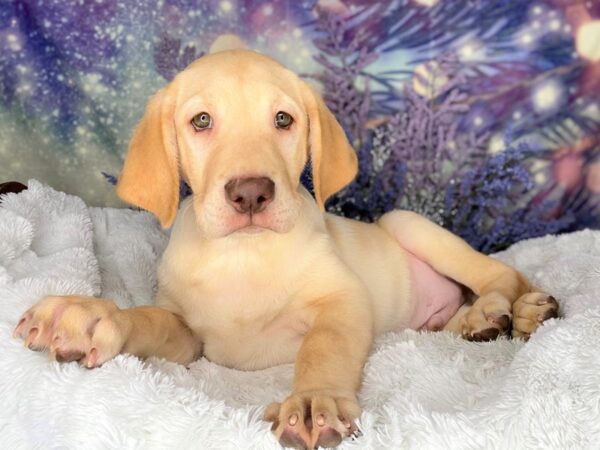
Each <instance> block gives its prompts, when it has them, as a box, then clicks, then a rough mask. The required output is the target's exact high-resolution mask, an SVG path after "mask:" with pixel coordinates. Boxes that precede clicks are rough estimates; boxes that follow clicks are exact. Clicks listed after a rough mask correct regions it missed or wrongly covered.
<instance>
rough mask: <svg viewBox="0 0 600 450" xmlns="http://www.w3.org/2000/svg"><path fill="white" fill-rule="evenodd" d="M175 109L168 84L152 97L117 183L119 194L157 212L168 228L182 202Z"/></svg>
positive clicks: (161, 221) (134, 136)
mask: <svg viewBox="0 0 600 450" xmlns="http://www.w3.org/2000/svg"><path fill="white" fill-rule="evenodd" d="M174 112H175V100H174V96H172V95H170V93H169V92H168V88H164V89H161V90H160V91H158V92H157V93H156V94H155V95H154V96H153V97H152V98H151V99H150V101H149V102H148V106H147V107H146V112H145V114H144V117H143V118H142V121H141V122H140V123H139V125H138V126H137V128H136V130H135V132H134V134H133V138H132V139H131V142H130V144H129V149H128V151H127V157H126V158H125V165H124V166H123V171H122V172H121V175H120V177H119V181H118V183H117V194H118V195H119V197H121V198H122V199H123V200H125V201H126V202H128V203H132V204H133V205H135V206H138V207H140V208H143V209H145V210H148V211H150V212H151V213H153V214H154V215H156V216H157V217H158V219H159V220H160V224H161V225H162V226H163V227H164V228H167V227H169V226H171V224H172V223H173V220H174V219H175V215H176V214H177V207H178V203H179V170H178V165H177V136H176V134H175V123H174Z"/></svg>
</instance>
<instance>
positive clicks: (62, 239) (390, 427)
mask: <svg viewBox="0 0 600 450" xmlns="http://www.w3.org/2000/svg"><path fill="white" fill-rule="evenodd" d="M167 239H168V236H167V234H166V233H165V232H163V231H162V230H160V228H159V227H158V225H157V223H156V221H155V220H154V219H153V218H152V217H151V216H150V215H148V214H146V213H140V212H133V211H129V210H117V209H97V208H87V207H86V206H85V204H84V203H83V202H82V201H81V200H80V199H78V198H76V197H72V196H68V195H65V194H62V193H59V192H56V191H53V190H52V189H50V188H48V187H45V186H43V185H41V184H39V183H38V182H35V181H30V182H29V190H28V191H25V192H23V193H21V194H18V195H14V194H9V195H8V196H6V197H5V198H4V202H3V203H2V204H1V205H0V448H2V449H21V448H24V449H26V448H57V449H58V448H67V449H84V448H85V449H106V448H111V449H112V448H114V449H186V448H197V449H237V448H253V449H263V448H265V449H269V448H272V449H276V448H279V446H278V444H277V443H276V441H275V439H274V438H273V437H272V436H271V434H270V431H269V426H268V424H266V423H264V422H262V421H261V420H260V417H261V414H262V410H263V407H264V406H265V404H267V403H268V402H271V401H273V400H281V399H283V398H284V397H285V396H286V394H287V393H288V391H289V389H290V386H291V380H292V369H293V368H292V365H284V366H279V367H273V368H271V369H268V370H263V371H258V372H241V371H236V370H231V369H227V368H223V367H220V366H217V365H215V364H213V363H211V362H209V361H207V360H206V359H200V360H199V361H197V362H195V363H193V364H192V365H191V366H190V368H189V369H186V368H185V367H182V366H180V365H177V364H173V363H169V362H166V361H163V360H158V359H150V360H147V361H141V360H139V359H137V358H135V357H132V356H127V355H120V356H118V357H117V358H115V359H114V360H112V361H109V362H107V363H106V364H105V365H104V366H102V367H101V368H99V369H95V370H86V369H83V368H81V367H79V366H78V365H77V364H76V363H69V364H58V363H55V362H51V361H49V360H48V358H47V357H46V356H45V355H43V354H39V353H34V352H31V351H29V350H27V349H25V348H24V347H23V345H22V343H21V342H19V341H17V340H15V339H13V338H12V337H11V332H12V328H13V327H14V325H15V324H16V322H17V320H18V318H19V316H20V314H22V313H23V311H24V310H26V309H27V308H28V307H29V306H31V305H32V304H33V303H35V302H36V301H37V300H38V299H39V298H40V297H42V296H44V295H47V294H85V295H103V296H107V297H110V298H112V299H114V300H115V301H116V302H117V303H118V304H119V305H120V306H122V307H129V306H133V305H140V304H147V303H150V302H151V301H152V296H153V292H154V289H155V288H156V275H155V268H156V264H157V260H158V258H159V257H160V255H161V253H162V251H163V249H164V247H165V245H166V243H167ZM498 257H499V258H500V259H502V260H504V261H507V262H509V263H511V264H514V265H515V266H516V267H518V268H519V269H520V270H522V271H523V272H524V273H525V274H527V275H528V276H530V277H531V278H532V279H533V280H534V281H535V282H536V283H538V284H539V285H540V286H542V287H543V288H545V289H546V290H548V291H549V292H551V293H552V294H554V295H555V296H556V297H558V298H560V299H561V301H562V304H561V313H562V315H563V316H564V318H562V319H560V320H551V321H549V322H547V323H546V324H545V325H544V326H543V327H542V328H541V329H540V330H539V331H538V332H537V333H536V334H535V335H534V336H533V337H532V339H531V340H530V341H529V342H528V343H523V342H521V341H510V340H499V341H496V342H491V343H470V342H466V341H463V340H461V339H459V338H456V337H454V336H452V335H450V334H447V333H417V332H414V331H406V332H402V333H390V334H387V335H384V336H381V337H379V338H378V340H377V342H376V344H375V346H374V348H373V352H372V355H371V356H370V358H369V361H368V363H367V366H366V368H365V378H364V384H363V388H362V390H361V393H360V400H361V403H362V406H363V407H364V412H363V414H362V416H361V418H360V423H359V425H360V429H361V431H362V435H361V436H359V437H358V438H356V439H354V440H347V441H346V442H345V443H344V444H343V446H342V448H346V449H388V448H410V449H412V448H415V449H418V448H431V449H441V448H451V449H482V448H498V449H505V448H506V449H509V448H511V449H514V448H527V449H533V448H556V449H559V448H561V449H564V448H569V449H577V448H598V445H599V444H598V443H599V442H600V232H598V231H595V232H592V231H582V232H578V233H574V234H570V235H562V236H558V237H544V238H539V239H533V240H530V241H526V242H522V243H520V244H517V245H515V246H513V247H512V248H510V249H509V250H508V251H506V252H503V253H502V254H499V255H498Z"/></svg>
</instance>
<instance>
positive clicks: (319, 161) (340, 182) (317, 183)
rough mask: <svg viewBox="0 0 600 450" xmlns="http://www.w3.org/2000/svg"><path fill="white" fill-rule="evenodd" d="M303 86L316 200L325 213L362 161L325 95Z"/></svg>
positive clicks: (302, 83) (302, 84) (354, 174)
mask: <svg viewBox="0 0 600 450" xmlns="http://www.w3.org/2000/svg"><path fill="white" fill-rule="evenodd" d="M300 84H301V91H302V98H303V101H304V105H305V108H306V111H307V113H308V127H309V134H308V145H309V151H310V158H311V164H312V177H313V186H314V190H315V198H316V200H317V204H318V205H319V207H320V208H321V210H324V209H325V202H326V201H327V199H328V198H329V197H331V196H332V195H333V194H335V193H336V192H338V191H339V190H341V189H342V188H344V187H345V186H346V185H348V184H349V183H350V182H352V180H353V179H354V177H355V176H356V172H357V171H358V158H357V157H356V152H355V151H354V149H353V148H352V146H351V145H350V142H348V139H347V138H346V134H345V133H344V130H343V129H342V127H341V125H340V124H339V123H338V121H337V120H336V118H335V117H334V115H333V114H332V113H331V111H329V109H328V108H327V106H326V105H325V102H324V101H323V99H322V98H321V96H320V95H319V94H318V93H317V92H315V91H314V90H313V89H312V88H311V87H310V86H309V85H308V84H306V83H305V82H301V83H300Z"/></svg>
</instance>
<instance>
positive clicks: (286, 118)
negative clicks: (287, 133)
mask: <svg viewBox="0 0 600 450" xmlns="http://www.w3.org/2000/svg"><path fill="white" fill-rule="evenodd" d="M293 121H294V119H293V118H292V116H290V115H289V114H288V113H286V112H285V111H279V112H278V113H277V114H275V126H276V127H277V128H283V129H284V130H286V129H288V128H289V127H290V125H291V124H292V122H293Z"/></svg>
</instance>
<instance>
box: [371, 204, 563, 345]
mask: <svg viewBox="0 0 600 450" xmlns="http://www.w3.org/2000/svg"><path fill="white" fill-rule="evenodd" d="M379 224H380V226H382V227H383V228H384V229H385V230H387V231H388V232H389V233H390V234H391V235H392V236H393V237H394V238H396V240H397V241H398V242H399V243H400V245H401V246H402V247H403V248H405V249H406V250H408V251H409V252H411V253H413V254H414V255H415V256H417V257H418V258H419V259H421V260H423V261H425V262H426V263H427V264H429V265H430V266H431V267H433V268H434V269H435V270H436V271H437V272H439V273H441V274H442V275H445V276H446V277H448V278H451V279H453V280H455V281H456V282H458V283H460V284H462V285H464V286H466V287H468V288H469V289H471V290H472V291H473V292H474V293H475V295H476V296H477V299H476V300H475V301H474V303H473V305H472V306H470V307H463V308H461V309H460V310H459V312H458V313H457V315H456V316H455V317H454V318H452V319H451V320H450V322H449V326H448V327H447V329H450V330H453V331H456V332H459V333H461V334H462V335H463V336H464V337H465V338H466V339H471V340H489V339H494V338H496V337H498V336H500V335H503V334H507V333H509V331H510V327H511V320H512V315H513V307H514V306H516V305H520V304H521V303H520V302H521V298H523V302H525V299H527V302H526V304H527V305H529V306H531V307H527V308H525V307H519V308H518V309H519V313H520V314H525V316H524V317H521V316H519V317H520V318H521V319H526V320H527V322H525V321H524V320H519V321H516V322H515V324H514V325H515V327H514V328H515V330H516V332H515V333H513V335H514V336H522V337H525V334H527V335H528V334H530V333H532V332H533V331H535V329H536V328H537V327H538V326H539V324H540V323H541V322H543V320H546V319H547V318H549V317H552V316H554V317H556V314H557V311H558V305H557V304H556V301H554V302H549V303H541V300H540V302H538V300H539V299H542V298H544V299H547V298H549V296H548V295H545V294H542V293H539V292H535V289H534V288H533V287H532V286H531V285H530V283H529V281H528V280H527V279H526V278H525V277H524V276H523V275H522V274H520V273H519V272H517V271H516V270H515V269H513V268H512V267H510V266H508V265H506V264H504V263H502V262H500V261H498V260H496V259H494V258H491V257H489V256H486V255H484V254H482V253H479V252H477V251H475V250H474V249H473V248H471V247H470V246H469V245H468V244H467V243H466V242H465V241H463V240H462V239H461V238H459V237H458V236H456V235H454V234H452V233H451V232H449V231H448V230H446V229H444V228H442V227H440V226H438V225H436V224H434V223H433V222H430V221H429V220H427V219H426V218H424V217H422V216H420V215H418V214H415V213H412V212H409V211H393V212H390V213H388V214H386V215H384V216H383V217H382V218H381V219H380V221H379ZM526 294H527V295H528V296H526ZM533 298H535V299H536V300H535V301H534V300H532V299H533ZM517 300H519V303H517V304H516V305H515V302H516V301H517ZM532 302H534V303H535V305H534V304H532ZM538 317H539V318H542V320H541V321H539V320H538ZM533 318H535V321H534V320H533ZM534 322H535V323H534Z"/></svg>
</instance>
